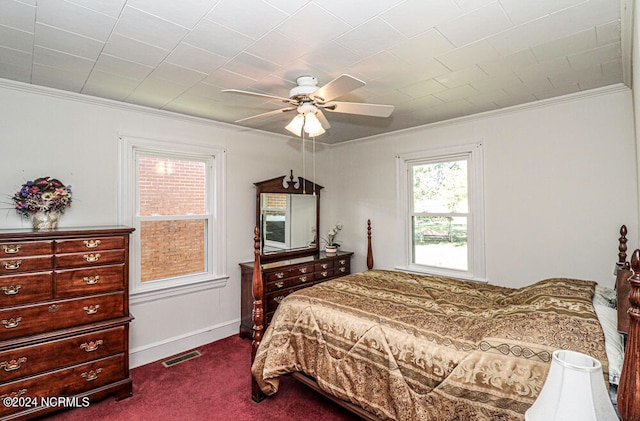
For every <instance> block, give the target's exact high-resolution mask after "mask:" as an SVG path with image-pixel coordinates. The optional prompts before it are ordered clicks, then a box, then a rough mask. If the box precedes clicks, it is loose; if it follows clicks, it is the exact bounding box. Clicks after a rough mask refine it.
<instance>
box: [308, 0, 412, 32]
mask: <svg viewBox="0 0 640 421" xmlns="http://www.w3.org/2000/svg"><path fill="white" fill-rule="evenodd" d="M402 1H403V0H349V1H335V0H315V3H317V4H319V5H320V6H321V7H322V8H323V9H326V10H328V11H329V12H331V13H332V14H334V15H336V16H340V18H341V19H342V20H344V21H345V22H347V23H348V24H349V25H351V26H353V27H356V26H358V25H361V24H363V23H364V22H366V21H368V20H369V19H371V18H373V17H375V16H377V15H379V14H380V13H382V12H384V11H386V10H388V9H390V8H392V7H394V6H396V5H398V4H399V3H401V2H402Z"/></svg>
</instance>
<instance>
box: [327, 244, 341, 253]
mask: <svg viewBox="0 0 640 421" xmlns="http://www.w3.org/2000/svg"><path fill="white" fill-rule="evenodd" d="M324 251H326V252H327V253H337V252H338V247H337V246H327V247H325V249H324Z"/></svg>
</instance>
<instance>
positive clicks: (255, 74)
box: [224, 53, 278, 79]
mask: <svg viewBox="0 0 640 421" xmlns="http://www.w3.org/2000/svg"><path fill="white" fill-rule="evenodd" d="M224 69H225V70H228V71H230V72H234V73H238V74H241V75H245V76H247V77H249V78H252V79H259V78H261V77H264V76H266V75H268V74H269V73H271V72H273V71H275V70H276V69H278V66H277V65H276V64H274V63H271V62H270V61H266V60H263V59H261V58H260V57H256V56H254V55H251V54H247V53H241V54H238V55H237V56H236V57H235V58H233V60H231V61H229V62H228V63H227V64H225V65H224Z"/></svg>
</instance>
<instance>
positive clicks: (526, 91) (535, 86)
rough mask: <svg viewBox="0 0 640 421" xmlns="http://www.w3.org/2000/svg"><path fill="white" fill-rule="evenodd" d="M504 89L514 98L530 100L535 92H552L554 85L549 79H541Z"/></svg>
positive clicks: (504, 87)
mask: <svg viewBox="0 0 640 421" xmlns="http://www.w3.org/2000/svg"><path fill="white" fill-rule="evenodd" d="M502 89H504V90H505V91H506V92H507V93H508V94H509V95H510V96H512V97H514V98H529V97H530V96H531V95H533V93H534V92H543V91H545V92H546V91H549V90H552V89H553V85H552V84H551V82H549V79H548V78H546V77H544V78H543V77H541V78H538V79H536V80H529V81H527V83H522V84H521V85H511V86H503V87H502Z"/></svg>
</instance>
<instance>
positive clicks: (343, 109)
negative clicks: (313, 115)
mask: <svg viewBox="0 0 640 421" xmlns="http://www.w3.org/2000/svg"><path fill="white" fill-rule="evenodd" d="M322 108H324V109H325V110H327V111H331V112H334V113H344V114H359V115H368V116H372V117H389V116H390V115H391V113H392V112H393V109H394V108H395V107H394V106H393V105H381V104H365V103H361V102H339V101H331V103H329V104H326V105H325V106H324V107H322Z"/></svg>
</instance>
